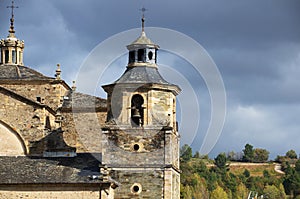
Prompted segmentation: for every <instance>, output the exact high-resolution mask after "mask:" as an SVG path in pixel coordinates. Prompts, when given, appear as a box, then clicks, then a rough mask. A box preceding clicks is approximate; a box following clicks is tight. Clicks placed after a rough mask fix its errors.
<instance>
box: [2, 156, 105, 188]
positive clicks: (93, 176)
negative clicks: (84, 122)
mask: <svg viewBox="0 0 300 199" xmlns="http://www.w3.org/2000/svg"><path fill="white" fill-rule="evenodd" d="M77 155H78V156H76V157H63V158H42V157H27V156H18V157H12V156H0V184H27V183H28V184H35V183H101V181H102V180H101V177H100V178H98V176H100V168H99V164H100V162H99V161H98V160H97V159H96V158H95V157H94V156H93V155H92V154H87V153H85V154H77Z"/></svg>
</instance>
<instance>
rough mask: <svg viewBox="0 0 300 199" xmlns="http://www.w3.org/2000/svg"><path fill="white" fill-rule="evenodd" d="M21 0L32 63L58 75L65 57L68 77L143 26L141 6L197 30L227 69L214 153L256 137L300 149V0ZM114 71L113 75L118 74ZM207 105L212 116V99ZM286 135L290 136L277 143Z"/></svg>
mask: <svg viewBox="0 0 300 199" xmlns="http://www.w3.org/2000/svg"><path fill="white" fill-rule="evenodd" d="M15 3H16V4H17V5H18V6H19V8H18V9H17V10H16V15H15V18H16V21H15V28H16V35H17V36H18V37H19V38H20V39H24V40H25V45H26V48H25V64H27V65H30V66H31V67H34V68H35V69H37V70H39V71H41V72H43V73H46V74H47V75H51V76H52V75H53V73H54V71H55V65H56V63H61V65H62V69H63V77H64V78H65V79H66V80H67V81H68V82H69V83H70V82H71V80H73V79H75V78H76V73H77V72H78V71H79V67H80V65H81V63H82V62H83V61H84V59H85V57H86V56H87V55H88V54H89V52H90V51H91V50H92V49H93V48H94V47H95V46H96V45H97V44H99V43H100V42H102V41H103V40H105V39H107V38H109V37H110V36H112V35H114V34H116V33H119V32H122V31H125V30H128V29H132V28H137V27H140V17H141V12H140V11H139V9H140V8H141V7H142V6H145V7H146V8H147V9H148V11H147V12H146V25H147V26H153V27H164V28H170V29H174V30H177V31H180V32H182V33H184V34H186V35H188V36H191V37H192V38H193V39H195V40H196V41H197V42H199V43H200V44H201V45H203V47H204V48H205V49H206V50H207V51H208V53H209V54H210V56H211V57H212V58H213V60H214V61H215V62H216V65H217V66H218V68H219V70H220V72H221V74H222V77H223V80H224V83H225V87H226V92H227V97H228V98H227V101H228V107H227V108H228V114H227V120H226V123H225V128H224V131H223V134H222V136H221V139H220V140H219V142H218V144H217V145H216V147H215V150H214V152H213V154H216V153H218V152H221V151H229V150H230V149H234V150H237V149H239V148H241V147H242V146H243V145H244V144H245V143H246V142H248V141H249V142H252V144H253V145H255V144H256V143H257V145H260V147H265V148H268V150H274V151H276V152H278V153H283V152H284V151H285V150H287V149H288V148H289V147H290V148H294V149H295V150H298V152H300V148H299V146H298V145H297V144H296V143H298V141H299V139H300V138H299V136H298V135H297V133H298V132H299V129H300V121H299V119H298V117H297V115H298V114H299V111H300V110H299V106H300V103H299V102H300V92H299V91H298V90H299V88H298V87H299V85H300V83H299V76H300V69H299V68H300V26H299V21H300V12H299V10H300V1H299V0H289V1H286V0H251V1H240V0H227V1H226V2H225V1H221V0H216V1H211V0H201V1H199V0H187V1H182V0H181V1H179V0H164V1H161V0H151V1H149V0H144V1H139V0H122V1H119V0H111V1H99V0H76V1H74V0H63V1H62V0H51V1H49V0H26V1H21V0H16V1H15ZM9 4H10V1H8V0H2V1H0V34H1V35H2V36H1V37H2V38H3V37H6V36H7V30H8V28H9V13H10V11H9V10H7V9H6V6H7V5H9ZM124 49H125V46H124ZM191 53H193V52H191ZM161 56H164V55H163V53H161ZM166 60H168V58H166ZM169 60H170V62H171V63H172V64H174V68H175V69H176V67H182V65H178V66H177V65H176V63H180V64H183V62H177V60H176V59H173V61H172V59H169ZM118 63H119V62H118ZM165 64H166V63H165ZM125 65H126V63H124V64H123V65H122V67H123V69H124V68H125ZM186 73H187V74H184V75H185V77H186V78H187V79H188V80H189V81H190V82H192V83H193V82H198V80H199V77H198V76H197V75H195V74H193V73H190V74H188V71H187V72H186ZM110 75H111V77H110V78H107V79H117V78H118V76H117V75H115V76H114V74H110ZM169 81H171V80H169ZM85 86H86V87H88V86H89V85H85ZM193 86H194V87H195V90H196V92H203V89H204V88H205V86H204V85H203V84H201V85H197V84H193ZM82 92H85V91H84V90H83V91H82ZM204 92H207V91H204ZM198 95H200V97H201V94H198ZM204 98H205V99H204V100H203V101H200V104H201V105H202V106H204V105H205V104H207V106H208V107H209V106H210V105H209V104H210V102H209V101H207V97H204ZM202 110H204V113H203V114H206V115H208V116H209V110H208V108H207V107H205V108H203V109H202ZM201 114H202V113H201ZM206 122H207V121H206ZM207 123H208V122H207ZM253 123H254V124H257V125H253ZM261 123H262V124H263V125H259V124H261ZM203 126H207V124H204V125H202V126H201V128H203ZM202 131H203V132H202ZM204 131H205V130H201V132H199V134H201V135H199V136H198V139H196V140H194V142H193V146H194V148H195V149H199V148H200V145H201V142H202V139H203V137H204V133H205V132H204ZM182 134H183V136H184V132H182ZM256 135H261V136H260V137H259V136H256ZM270 136H271V137H272V139H270ZM290 136H294V139H291V138H290ZM295 137H296V138H297V139H295ZM186 140H187V139H186ZM233 140H234V142H233ZM280 142H286V143H289V144H286V145H285V147H277V145H278V144H280Z"/></svg>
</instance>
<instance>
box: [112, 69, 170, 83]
mask: <svg viewBox="0 0 300 199" xmlns="http://www.w3.org/2000/svg"><path fill="white" fill-rule="evenodd" d="M115 83H142V84H148V83H157V84H166V85H171V84H170V83H169V82H167V81H166V80H164V79H163V78H162V76H161V75H160V74H159V72H158V70H157V68H155V67H147V66H138V67H132V68H127V70H126V71H125V73H124V74H123V75H122V76H121V77H120V78H119V79H118V80H117V81H116V82H115Z"/></svg>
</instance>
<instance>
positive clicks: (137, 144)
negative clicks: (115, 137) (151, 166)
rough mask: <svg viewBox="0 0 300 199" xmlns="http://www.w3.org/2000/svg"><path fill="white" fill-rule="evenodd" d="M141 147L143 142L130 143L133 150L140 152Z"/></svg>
mask: <svg viewBox="0 0 300 199" xmlns="http://www.w3.org/2000/svg"><path fill="white" fill-rule="evenodd" d="M143 148H144V145H143V143H138V142H136V143H132V145H131V151H133V152H141V151H143Z"/></svg>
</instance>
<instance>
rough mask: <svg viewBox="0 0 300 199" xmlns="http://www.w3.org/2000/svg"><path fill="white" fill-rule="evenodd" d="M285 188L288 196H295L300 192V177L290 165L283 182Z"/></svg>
mask: <svg viewBox="0 0 300 199" xmlns="http://www.w3.org/2000/svg"><path fill="white" fill-rule="evenodd" d="M283 186H284V189H285V192H286V193H287V194H289V195H290V194H294V193H295V192H300V176H299V174H298V173H297V172H296V169H295V168H293V167H291V166H290V165H289V164H288V165H287V168H286V170H285V176H284V180H283Z"/></svg>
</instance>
